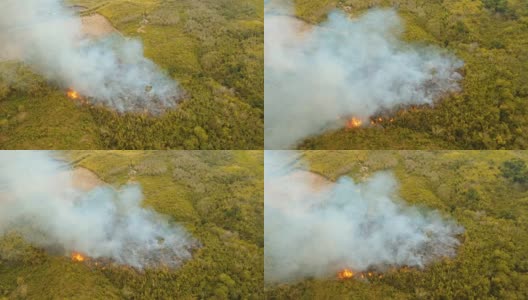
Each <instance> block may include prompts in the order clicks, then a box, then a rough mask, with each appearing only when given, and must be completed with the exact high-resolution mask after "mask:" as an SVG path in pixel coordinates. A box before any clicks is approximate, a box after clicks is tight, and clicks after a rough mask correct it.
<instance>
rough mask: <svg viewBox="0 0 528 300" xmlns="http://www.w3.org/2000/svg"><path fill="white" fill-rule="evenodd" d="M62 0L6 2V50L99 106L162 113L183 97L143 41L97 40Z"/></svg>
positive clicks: (1, 35) (2, 12) (1, 15)
mask: <svg viewBox="0 0 528 300" xmlns="http://www.w3.org/2000/svg"><path fill="white" fill-rule="evenodd" d="M81 27H82V24H81V19H80V17H79V16H78V15H76V13H75V11H74V10H73V9H70V8H68V7H66V6H65V5H64V3H63V1H61V0H5V1H2V3H1V4H0V42H1V43H0V52H4V53H12V54H13V56H15V57H17V58H18V59H19V60H21V61H23V62H24V63H25V64H27V65H29V66H30V67H31V68H32V69H33V70H35V71H36V72H37V73H40V74H41V75H43V76H44V77H45V78H47V79H48V80H50V81H52V82H54V83H56V84H58V85H61V86H62V87H63V88H72V89H75V90H76V91H78V92H79V93H80V94H81V95H83V96H85V97H86V98H87V100H88V101H90V102H91V103H93V104H102V105H105V106H107V107H109V108H112V109H115V110H117V111H119V112H129V111H142V112H143V111H148V112H150V113H154V114H159V113H161V112H163V111H164V110H166V109H167V108H171V107H175V106H176V104H177V101H178V100H179V99H180V98H181V97H182V91H181V89H180V88H179V85H178V83H177V82H175V81H174V80H172V79H171V78H170V77H169V76H167V75H166V74H164V73H163V72H162V71H161V70H160V69H159V68H158V67H157V66H156V65H155V64H154V63H153V62H152V61H151V60H149V59H148V58H146V57H145V56H144V54H143V46H142V44H141V42H140V41H138V40H135V39H128V38H124V37H122V36H121V35H119V34H111V35H109V36H105V37H99V38H96V39H93V38H88V37H86V36H85V34H84V32H83V31H82V28H81Z"/></svg>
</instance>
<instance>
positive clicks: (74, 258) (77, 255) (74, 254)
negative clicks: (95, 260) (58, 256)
mask: <svg viewBox="0 0 528 300" xmlns="http://www.w3.org/2000/svg"><path fill="white" fill-rule="evenodd" d="M71 259H72V261H75V262H83V261H85V260H86V257H84V255H82V254H81V253H79V252H72V254H71Z"/></svg>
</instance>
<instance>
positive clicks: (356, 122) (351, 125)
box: [341, 105, 431, 130]
mask: <svg viewBox="0 0 528 300" xmlns="http://www.w3.org/2000/svg"><path fill="white" fill-rule="evenodd" d="M427 108H431V106H429V105H408V106H405V107H401V108H400V109H398V110H390V111H383V112H380V113H378V114H376V115H374V116H371V117H369V118H368V119H367V118H359V117H356V116H348V117H345V118H344V119H341V120H344V123H345V128H346V130H352V129H355V128H360V127H367V126H381V127H385V126H388V125H391V124H393V123H394V122H396V120H397V119H403V118H404V117H405V116H406V115H407V114H408V113H415V112H420V111H423V110H425V109H427Z"/></svg>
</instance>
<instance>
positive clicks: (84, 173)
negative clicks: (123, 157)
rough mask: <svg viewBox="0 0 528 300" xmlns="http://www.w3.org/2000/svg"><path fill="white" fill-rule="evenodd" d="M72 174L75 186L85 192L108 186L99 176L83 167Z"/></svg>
mask: <svg viewBox="0 0 528 300" xmlns="http://www.w3.org/2000/svg"><path fill="white" fill-rule="evenodd" d="M71 173H72V174H71V175H72V181H73V186H74V187H76V188H78V189H80V190H83V191H89V190H91V189H93V188H95V187H98V186H101V185H105V184H106V183H105V182H104V181H102V180H101V179H100V178H99V176H97V174H95V173H94V172H92V171H90V170H88V169H85V168H82V167H79V168H75V169H74V170H73V171H72V172H71Z"/></svg>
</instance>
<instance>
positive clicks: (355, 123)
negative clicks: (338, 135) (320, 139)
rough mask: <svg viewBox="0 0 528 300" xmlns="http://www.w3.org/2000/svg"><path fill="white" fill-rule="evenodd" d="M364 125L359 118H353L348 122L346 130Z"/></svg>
mask: <svg viewBox="0 0 528 300" xmlns="http://www.w3.org/2000/svg"><path fill="white" fill-rule="evenodd" d="M362 124H363V121H361V120H360V119H358V118H351V119H350V120H348V121H347V122H346V128H347V129H352V128H358V127H360V126H361V125H362Z"/></svg>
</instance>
